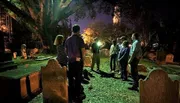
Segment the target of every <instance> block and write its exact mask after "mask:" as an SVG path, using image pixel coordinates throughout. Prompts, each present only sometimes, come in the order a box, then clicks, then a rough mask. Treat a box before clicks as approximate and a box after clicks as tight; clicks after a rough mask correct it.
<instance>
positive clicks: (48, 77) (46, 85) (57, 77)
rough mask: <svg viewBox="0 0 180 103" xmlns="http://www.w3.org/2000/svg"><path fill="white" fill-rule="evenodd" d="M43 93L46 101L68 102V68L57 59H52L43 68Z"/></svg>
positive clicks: (45, 102)
mask: <svg viewBox="0 0 180 103" xmlns="http://www.w3.org/2000/svg"><path fill="white" fill-rule="evenodd" d="M41 72H42V88H43V89H42V93H43V102H44V103H68V83H67V69H66V67H65V66H64V67H61V66H60V65H59V63H58V61H57V60H55V59H50V60H49V61H48V64H47V65H46V67H42V68H41Z"/></svg>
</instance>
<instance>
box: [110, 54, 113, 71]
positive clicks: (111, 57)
mask: <svg viewBox="0 0 180 103" xmlns="http://www.w3.org/2000/svg"><path fill="white" fill-rule="evenodd" d="M112 60H113V55H111V56H110V69H111V71H112V70H113V68H112Z"/></svg>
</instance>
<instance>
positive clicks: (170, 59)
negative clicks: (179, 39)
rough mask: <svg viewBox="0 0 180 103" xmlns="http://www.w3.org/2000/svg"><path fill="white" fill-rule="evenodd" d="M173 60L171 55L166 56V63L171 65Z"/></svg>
mask: <svg viewBox="0 0 180 103" xmlns="http://www.w3.org/2000/svg"><path fill="white" fill-rule="evenodd" d="M173 60H174V55H173V54H168V55H166V63H173Z"/></svg>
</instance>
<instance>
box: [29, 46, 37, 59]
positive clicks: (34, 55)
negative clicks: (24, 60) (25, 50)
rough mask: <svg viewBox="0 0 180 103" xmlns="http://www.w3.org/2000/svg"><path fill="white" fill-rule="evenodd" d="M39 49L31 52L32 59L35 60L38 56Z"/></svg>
mask: <svg viewBox="0 0 180 103" xmlns="http://www.w3.org/2000/svg"><path fill="white" fill-rule="evenodd" d="M38 51H39V49H38V48H34V49H31V50H30V57H31V58H35V57H36V54H37V53H38Z"/></svg>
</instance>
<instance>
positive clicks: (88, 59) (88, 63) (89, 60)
mask: <svg viewBox="0 0 180 103" xmlns="http://www.w3.org/2000/svg"><path fill="white" fill-rule="evenodd" d="M91 64H92V58H91V56H85V60H84V66H85V67H91Z"/></svg>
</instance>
